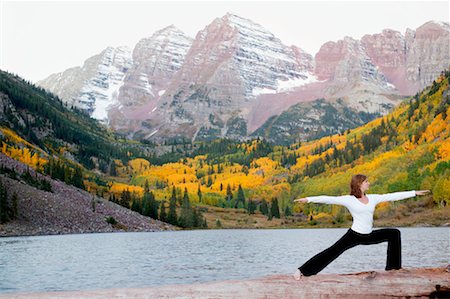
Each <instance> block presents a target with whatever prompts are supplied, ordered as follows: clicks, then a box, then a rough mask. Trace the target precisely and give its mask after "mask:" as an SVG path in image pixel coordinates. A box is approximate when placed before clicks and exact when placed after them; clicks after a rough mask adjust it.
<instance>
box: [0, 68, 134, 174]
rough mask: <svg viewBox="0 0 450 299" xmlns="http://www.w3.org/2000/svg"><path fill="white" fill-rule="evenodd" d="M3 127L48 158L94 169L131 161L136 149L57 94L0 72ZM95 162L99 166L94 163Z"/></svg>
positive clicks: (0, 116) (0, 118)
mask: <svg viewBox="0 0 450 299" xmlns="http://www.w3.org/2000/svg"><path fill="white" fill-rule="evenodd" d="M0 103H1V106H2V108H3V109H2V110H1V113H0V121H1V125H2V126H5V127H7V128H10V129H12V130H14V131H16V132H17V133H18V134H19V135H20V136H21V137H22V138H24V139H26V140H28V141H29V142H30V143H33V144H35V145H36V146H38V147H39V148H41V149H42V150H44V151H45V152H46V153H47V154H48V155H60V154H61V153H64V155H65V156H66V158H68V159H69V160H72V161H73V162H78V163H81V164H83V165H84V166H85V167H87V168H93V167H94V166H96V165H95V164H97V166H98V164H106V165H108V164H109V163H110V162H111V159H113V158H118V159H125V160H126V159H128V156H129V153H130V152H131V153H135V154H136V153H137V150H136V149H135V148H131V147H129V146H126V145H122V144H121V143H120V142H118V141H117V140H116V139H117V137H116V136H114V135H113V134H112V133H111V132H109V131H108V130H107V129H106V128H105V127H104V126H102V125H100V124H99V123H98V122H97V121H96V120H94V119H92V118H90V117H89V116H88V115H87V114H86V113H84V112H82V111H80V110H73V109H69V108H68V107H67V106H66V104H63V102H62V101H61V100H60V99H59V98H58V97H56V96H54V95H53V94H50V93H48V92H46V91H44V90H43V89H42V88H37V87H35V86H33V85H31V84H29V83H28V82H25V81H24V80H23V79H21V78H19V77H17V76H14V75H12V74H9V73H6V72H3V71H0ZM94 162H95V163H94Z"/></svg>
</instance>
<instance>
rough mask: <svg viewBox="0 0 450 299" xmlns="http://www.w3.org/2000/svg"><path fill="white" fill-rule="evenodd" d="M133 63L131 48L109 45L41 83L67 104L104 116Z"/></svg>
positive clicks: (114, 101) (97, 116)
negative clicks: (78, 65)
mask: <svg viewBox="0 0 450 299" xmlns="http://www.w3.org/2000/svg"><path fill="white" fill-rule="evenodd" d="M132 64H133V63H132V57H131V51H130V49H128V48H127V47H118V48H112V47H109V48H107V49H105V50H104V51H102V52H101V53H100V54H99V55H95V56H93V57H91V58H89V59H88V60H86V62H85V63H84V65H83V66H82V67H74V68H71V69H68V70H66V71H64V72H63V73H58V74H53V75H51V76H49V77H48V78H46V79H45V80H43V81H41V82H39V85H41V86H43V87H45V88H46V89H48V90H50V91H51V92H53V93H54V94H57V95H58V96H59V97H60V98H61V99H64V101H65V102H66V103H67V104H68V105H70V106H75V107H78V108H81V109H83V110H86V111H88V112H89V114H90V115H91V116H92V117H93V118H96V119H99V120H105V119H107V111H106V108H107V107H108V106H110V105H113V104H115V103H117V102H118V94H119V88H120V87H121V86H122V84H123V80H124V77H125V74H126V73H127V72H128V70H129V69H130V67H131V66H132Z"/></svg>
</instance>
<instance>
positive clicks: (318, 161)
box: [108, 71, 450, 228]
mask: <svg viewBox="0 0 450 299" xmlns="http://www.w3.org/2000/svg"><path fill="white" fill-rule="evenodd" d="M449 79H450V71H445V72H443V74H442V75H440V76H439V77H437V78H435V80H434V81H433V83H432V84H431V85H430V86H429V87H427V88H425V89H424V90H422V91H421V92H419V93H417V94H416V95H414V96H413V97H410V98H408V99H405V100H404V101H402V103H400V105H398V106H396V107H395V108H394V110H393V111H391V112H390V113H388V114H387V115H385V116H382V117H379V118H377V119H375V120H372V121H370V122H368V123H366V124H363V125H360V126H358V125H357V122H358V121H360V119H361V118H363V117H364V116H363V115H353V119H352V118H351V116H352V115H350V116H347V119H344V118H343V116H345V115H346V114H347V113H349V112H346V110H345V109H346V107H345V105H343V103H344V102H343V101H337V103H338V104H339V105H340V106H338V108H339V109H340V111H339V110H338V111H335V110H334V109H333V106H331V105H330V103H329V102H327V101H325V100H320V101H316V102H313V103H310V104H311V105H310V111H307V113H306V114H305V115H303V116H305V119H306V121H305V122H304V123H303V124H301V126H302V127H305V128H306V129H310V130H311V131H313V130H314V129H315V128H314V127H313V125H312V120H311V121H309V119H308V117H311V118H312V117H317V119H316V123H322V122H325V123H326V122H327V121H335V122H336V125H338V126H344V125H347V124H346V123H345V121H351V120H353V121H354V123H352V124H351V125H353V126H355V128H354V129H351V130H350V129H347V130H345V131H343V132H341V133H339V134H334V135H328V136H325V137H322V138H320V139H316V140H310V141H306V142H295V143H292V144H289V145H288V146H273V145H272V144H270V143H268V142H267V141H266V140H261V139H254V140H249V141H233V140H230V139H219V140H214V141H209V142H199V143H197V144H194V145H195V149H194V151H193V152H192V155H187V156H185V157H182V158H179V159H178V160H177V161H174V162H172V163H164V164H161V165H155V164H151V163H149V162H148V161H144V160H142V159H134V160H131V161H129V163H128V167H127V169H128V171H127V172H126V174H125V175H126V176H129V177H128V178H129V179H128V181H127V182H126V183H124V182H123V183H121V184H119V183H117V182H110V183H109V184H108V185H111V190H116V189H118V190H126V189H130V190H132V188H140V189H143V188H144V186H145V182H148V183H149V184H150V185H151V186H155V188H156V190H157V191H155V194H157V196H156V197H157V198H159V199H160V200H163V199H164V198H166V199H167V198H171V197H172V196H173V194H175V193H176V194H179V195H178V197H179V198H181V197H182V196H183V195H185V194H186V197H188V198H189V200H190V201H191V202H192V204H193V205H200V206H201V207H202V209H203V210H204V211H205V217H207V218H208V219H209V220H210V221H209V223H211V222H213V223H214V221H216V223H219V224H216V225H217V226H222V227H246V228H252V227H253V228H254V227H261V226H263V227H264V226H265V225H268V224H267V223H264V222H263V221H261V216H262V215H261V214H263V215H268V212H267V205H273V203H272V204H271V202H272V201H274V200H275V199H277V202H278V207H279V210H280V213H281V214H284V216H282V219H283V220H284V221H283V223H280V224H279V225H285V226H289V225H293V226H297V225H302V226H315V225H321V226H327V227H330V226H336V227H340V226H341V225H343V226H348V224H349V221H351V218H349V217H346V215H348V213H347V214H346V212H345V209H344V208H340V207H339V206H330V205H321V206H318V205H314V204H310V205H293V203H292V201H293V198H299V197H304V196H313V195H321V194H322V195H323V194H328V195H342V194H348V182H349V180H350V179H351V176H352V175H354V174H357V173H363V174H366V175H368V176H369V178H370V181H371V190H370V191H371V192H373V193H377V194H378V193H389V192H397V191H405V190H421V189H429V190H432V194H431V195H430V196H426V197H417V198H414V199H411V200H405V201H402V202H395V203H385V204H381V205H379V206H378V207H377V210H376V212H375V220H376V223H377V225H380V224H381V225H383V226H390V225H397V224H398V223H402V224H403V225H412V224H424V223H428V224H431V225H441V224H444V223H448V222H449V221H450V216H449V215H450V214H449V209H450V205H449V203H450V193H449V192H448V190H449V188H450V130H449V129H450V127H449V125H448V124H449V121H450V90H449ZM339 102H341V103H339ZM298 107H299V106H297V105H296V106H294V107H292V108H291V109H289V110H288V111H287V112H285V113H286V114H289V113H291V114H296V113H298V114H299V115H300V113H301V109H300V108H298ZM320 108H322V109H323V110H325V111H327V112H328V115H329V118H328V117H323V116H321V115H320V114H319V113H318V111H321V110H320ZM350 112H351V111H350ZM285 113H283V114H285ZM283 114H282V115H281V116H280V117H279V118H283V119H276V120H274V122H273V126H274V127H275V130H274V131H275V133H276V135H275V136H273V137H274V138H278V135H279V136H280V137H279V138H283V134H284V131H283V129H284V127H282V125H286V126H287V125H289V124H290V123H289V122H287V121H284V118H286V119H287V118H289V116H286V117H285V116H283ZM343 122H344V123H343ZM291 125H292V126H293V127H295V126H296V125H297V124H295V123H293V124H291ZM297 133H299V132H296V134H297ZM174 154H175V151H174ZM174 190H175V191H174ZM183 190H184V191H183ZM240 190H242V191H240ZM210 206H213V207H210ZM236 207H238V208H242V209H246V210H247V213H248V214H249V215H248V216H244V215H239V216H236V217H230V216H229V214H234V212H235V211H234V209H235V208H236ZM229 209H232V210H229ZM254 209H257V210H259V211H260V213H258V212H257V213H256V215H255V216H252V215H253V214H252V213H253V212H255V211H254ZM241 211H242V210H241ZM292 212H294V215H293V216H292V217H291V216H290V214H291V213H292ZM269 217H270V216H269ZM217 219H219V221H217Z"/></svg>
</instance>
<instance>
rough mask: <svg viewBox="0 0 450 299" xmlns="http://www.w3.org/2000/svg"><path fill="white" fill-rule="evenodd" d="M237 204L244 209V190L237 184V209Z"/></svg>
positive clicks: (236, 205)
mask: <svg viewBox="0 0 450 299" xmlns="http://www.w3.org/2000/svg"><path fill="white" fill-rule="evenodd" d="M239 203H241V204H242V207H243V208H245V195H244V190H243V189H242V186H241V185H240V184H239V186H238V191H237V200H236V203H235V206H234V207H235V208H237V207H238V206H239Z"/></svg>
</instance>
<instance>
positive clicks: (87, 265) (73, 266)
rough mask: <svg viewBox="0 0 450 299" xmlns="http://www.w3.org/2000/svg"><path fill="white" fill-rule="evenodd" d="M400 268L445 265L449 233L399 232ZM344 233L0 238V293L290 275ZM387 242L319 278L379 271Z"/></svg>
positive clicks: (357, 252)
mask: <svg viewBox="0 0 450 299" xmlns="http://www.w3.org/2000/svg"><path fill="white" fill-rule="evenodd" d="M400 230H401V233H402V254H403V256H402V259H403V267H404V268H415V267H442V266H445V265H448V264H449V262H450V248H449V246H450V229H449V228H446V227H440V228H401V229H400ZM346 231H347V229H283V230H281V229H279V230H278V229H275V230H198V231H175V232H154V233H111V234H83V235H59V236H38V237H7V238H0V293H15V292H30V291H69V290H91V289H105V288H130V287H145V286H154V285H165V284H180V283H182V284H188V283H194V282H207V281H216V280H228V279H244V278H254V277H259V276H265V275H272V274H286V273H289V274H290V273H293V272H294V271H295V270H296V269H297V268H298V267H299V266H300V265H301V264H302V263H304V262H305V261H306V260H308V259H309V258H310V257H312V256H313V255H314V254H316V253H318V252H319V251H321V250H323V249H325V248H327V247H328V246H330V245H332V244H333V243H334V242H335V241H337V240H338V239H339V238H340V237H341V236H342V235H343V234H344V233H345V232H346ZM386 249H387V243H383V244H378V245H370V246H357V247H355V248H352V249H350V250H348V251H346V252H345V253H344V254H343V255H341V256H340V257H339V258H338V259H337V260H335V261H334V262H333V263H332V264H330V265H329V266H328V267H327V268H326V269H325V270H324V271H322V272H321V273H349V272H361V271H368V270H383V269H384V267H385V262H386Z"/></svg>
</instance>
